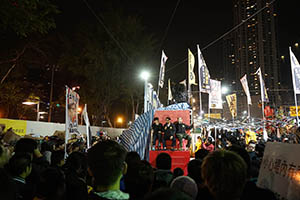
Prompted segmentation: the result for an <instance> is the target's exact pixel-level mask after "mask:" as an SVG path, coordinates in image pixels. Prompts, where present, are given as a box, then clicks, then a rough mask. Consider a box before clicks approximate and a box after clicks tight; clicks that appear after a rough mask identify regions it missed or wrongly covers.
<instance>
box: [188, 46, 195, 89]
mask: <svg viewBox="0 0 300 200" xmlns="http://www.w3.org/2000/svg"><path fill="white" fill-rule="evenodd" d="M194 67H195V57H194V55H193V53H192V52H191V50H190V49H188V73H189V74H188V78H189V85H197V83H196V76H195V73H194Z"/></svg>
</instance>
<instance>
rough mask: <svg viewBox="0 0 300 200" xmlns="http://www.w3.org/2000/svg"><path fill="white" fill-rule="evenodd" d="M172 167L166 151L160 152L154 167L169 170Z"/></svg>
mask: <svg viewBox="0 0 300 200" xmlns="http://www.w3.org/2000/svg"><path fill="white" fill-rule="evenodd" d="M171 167H172V158H171V156H170V155H169V154H167V153H160V154H158V156H157V157H156V168H157V169H164V170H170V169H171Z"/></svg>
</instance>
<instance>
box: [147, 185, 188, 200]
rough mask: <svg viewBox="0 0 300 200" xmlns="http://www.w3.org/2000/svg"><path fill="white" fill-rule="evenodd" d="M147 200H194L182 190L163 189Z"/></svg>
mask: <svg viewBox="0 0 300 200" xmlns="http://www.w3.org/2000/svg"><path fill="white" fill-rule="evenodd" d="M145 200H192V198H191V197H190V196H188V195H186V194H185V193H183V192H181V191H180V190H176V189H171V188H161V189H159V190H156V191H155V192H153V193H152V194H151V195H149V196H148V197H147V198H145Z"/></svg>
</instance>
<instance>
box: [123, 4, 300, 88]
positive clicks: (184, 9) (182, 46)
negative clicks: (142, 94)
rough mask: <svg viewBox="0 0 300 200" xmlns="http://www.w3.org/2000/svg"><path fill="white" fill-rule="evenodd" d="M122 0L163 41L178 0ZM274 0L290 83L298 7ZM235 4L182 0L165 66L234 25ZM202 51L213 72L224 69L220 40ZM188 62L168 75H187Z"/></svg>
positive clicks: (285, 74)
mask: <svg viewBox="0 0 300 200" xmlns="http://www.w3.org/2000/svg"><path fill="white" fill-rule="evenodd" d="M121 2H122V4H123V5H122V6H124V7H125V9H126V10H128V12H130V13H132V14H138V15H139V16H141V17H142V19H143V22H144V24H145V26H146V27H147V29H148V30H149V32H153V33H154V34H155V35H156V36H157V38H158V39H159V43H160V41H161V40H162V38H163V34H164V31H165V28H166V26H167V24H168V22H169V19H170V16H171V14H172V12H173V10H174V8H175V5H176V3H177V0H163V1H157V0H156V1H155V0H154V1H140V0H130V1H121ZM293 2H294V1H293ZM275 3H276V6H277V13H278V15H277V17H278V24H277V30H278V37H279V38H278V39H279V40H278V48H279V56H280V55H285V58H286V60H285V62H281V63H280V67H281V69H282V74H281V75H282V81H283V83H285V84H288V85H290V84H291V81H290V79H291V78H290V71H289V70H288V71H287V70H286V68H289V54H288V46H290V45H293V44H294V43H296V42H299V43H300V31H299V21H298V20H299V11H298V8H297V6H293V5H292V4H291V1H282V0H281V1H280V0H277V1H276V2H275ZM232 7H233V4H232V0H222V1H221V0H220V1H199V0H181V1H180V4H179V6H178V8H177V12H176V14H175V17H174V19H173V22H172V24H171V26H170V29H169V31H168V35H167V37H166V39H165V41H164V43H163V49H164V50H165V52H166V54H167V56H168V57H169V60H168V62H167V67H166V70H168V68H170V67H172V66H174V65H175V64H177V63H178V62H180V61H182V60H183V59H185V58H186V56H187V48H191V50H192V51H193V52H195V51H196V44H199V45H200V48H201V47H204V46H206V45H207V44H208V43H210V42H211V41H213V40H215V39H216V38H218V37H219V36H220V35H222V34H223V33H225V32H226V31H228V30H229V29H231V28H232V26H233V16H232ZM299 48H300V47H299ZM160 51H161V49H157V52H158V53H157V57H156V58H155V60H156V66H152V67H154V68H159V64H160ZM294 51H295V54H296V56H297V57H298V58H299V59H300V50H297V49H296V48H294ZM203 54H204V57H205V60H206V63H207V65H208V67H209V69H210V71H211V76H212V77H213V78H214V77H220V76H221V75H220V74H219V73H222V70H223V63H222V43H221V41H219V42H217V43H216V44H214V45H212V46H211V47H209V48H207V49H206V50H204V51H203ZM195 56H196V55H195ZM186 66H187V63H186V62H185V63H183V64H181V65H179V66H178V67H176V69H174V70H172V71H170V72H168V73H167V74H166V77H171V78H172V79H173V80H174V81H180V80H183V79H185V76H186V74H185V73H183V72H186Z"/></svg>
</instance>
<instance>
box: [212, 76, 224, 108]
mask: <svg viewBox="0 0 300 200" xmlns="http://www.w3.org/2000/svg"><path fill="white" fill-rule="evenodd" d="M209 108H210V109H223V101H222V87H221V81H217V80H213V79H210V93H209Z"/></svg>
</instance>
